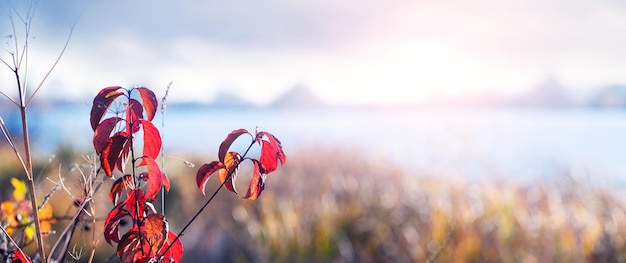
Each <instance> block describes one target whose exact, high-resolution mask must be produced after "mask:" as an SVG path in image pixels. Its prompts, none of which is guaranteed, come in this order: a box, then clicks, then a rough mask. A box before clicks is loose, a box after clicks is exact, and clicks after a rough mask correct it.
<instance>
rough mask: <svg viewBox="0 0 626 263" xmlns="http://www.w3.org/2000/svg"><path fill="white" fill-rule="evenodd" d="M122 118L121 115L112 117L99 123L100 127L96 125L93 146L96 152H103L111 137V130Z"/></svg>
mask: <svg viewBox="0 0 626 263" xmlns="http://www.w3.org/2000/svg"><path fill="white" fill-rule="evenodd" d="M122 120H123V119H122V118H120V117H111V118H108V119H105V120H103V121H102V122H100V124H98V127H96V130H95V131H94V133H93V147H94V149H95V150H96V153H98V154H99V153H101V152H102V150H103V149H104V147H105V145H106V143H107V140H108V139H109V138H110V137H111V132H112V131H113V129H115V127H116V126H117V124H118V123H119V122H120V121H122Z"/></svg>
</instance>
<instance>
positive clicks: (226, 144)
mask: <svg viewBox="0 0 626 263" xmlns="http://www.w3.org/2000/svg"><path fill="white" fill-rule="evenodd" d="M246 133H247V134H250V133H249V132H248V130H246V129H238V130H234V131H232V132H230V133H229V134H228V135H227V136H226V139H224V141H223V142H222V143H221V144H220V149H219V152H218V153H217V157H218V159H219V160H220V162H224V157H225V156H226V153H227V152H228V149H230V146H231V145H232V144H233V142H234V141H235V140H237V138H239V136H241V135H242V134H246Z"/></svg>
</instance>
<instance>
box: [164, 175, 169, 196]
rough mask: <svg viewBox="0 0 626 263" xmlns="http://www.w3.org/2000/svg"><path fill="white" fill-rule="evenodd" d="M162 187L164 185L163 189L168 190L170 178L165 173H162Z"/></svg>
mask: <svg viewBox="0 0 626 263" xmlns="http://www.w3.org/2000/svg"><path fill="white" fill-rule="evenodd" d="M163 187H165V191H168V192H169V191H170V178H169V177H167V175H166V174H163Z"/></svg>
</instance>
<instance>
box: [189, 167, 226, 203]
mask: <svg viewBox="0 0 626 263" xmlns="http://www.w3.org/2000/svg"><path fill="white" fill-rule="evenodd" d="M224 168H226V166H224V164H223V163H222V162H220V161H213V162H211V163H207V164H203V165H202V166H200V168H199V169H198V173H197V174H196V183H197V184H198V188H200V192H202V194H203V195H206V193H205V191H204V188H205V187H206V183H207V182H208V181H209V177H210V176H211V175H212V174H213V173H215V172H216V171H218V170H221V169H224Z"/></svg>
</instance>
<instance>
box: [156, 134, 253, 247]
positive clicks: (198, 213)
mask: <svg viewBox="0 0 626 263" xmlns="http://www.w3.org/2000/svg"><path fill="white" fill-rule="evenodd" d="M255 142H256V140H252V142H251V143H250V145H249V146H248V149H246V151H245V152H244V153H243V155H242V156H241V159H242V160H243V159H244V158H245V157H246V155H247V154H248V152H249V151H250V149H251V148H252V146H253V145H254V143H255ZM240 164H241V162H237V164H236V165H235V167H234V169H231V170H229V172H228V175H226V178H225V179H224V181H223V182H222V184H220V186H219V187H218V188H217V190H215V191H214V192H213V194H212V195H211V197H209V200H207V201H206V202H205V203H204V205H202V207H201V208H200V210H198V212H196V214H195V215H194V216H193V217H192V218H191V219H190V220H189V221H188V222H187V224H186V225H185V226H184V227H183V229H182V230H181V231H180V232H179V233H178V235H176V238H174V240H172V242H171V243H170V244H169V245H168V246H167V248H166V249H165V250H163V253H161V254H159V257H158V258H162V257H163V256H165V254H166V253H167V251H169V250H170V248H172V246H173V245H174V243H176V241H177V240H178V239H180V237H181V236H182V235H183V233H184V232H185V230H187V228H189V226H190V225H191V223H193V222H194V221H196V218H198V216H200V214H202V211H204V209H205V208H206V207H207V206H208V205H209V203H211V201H213V198H215V196H217V193H219V191H220V190H222V188H224V185H225V184H226V182H228V179H230V177H232V175H233V173H234V171H236V170H237V168H238V167H239V165H240Z"/></svg>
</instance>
